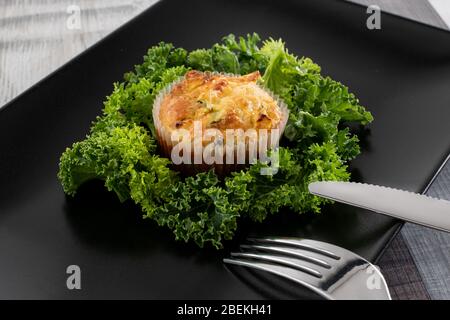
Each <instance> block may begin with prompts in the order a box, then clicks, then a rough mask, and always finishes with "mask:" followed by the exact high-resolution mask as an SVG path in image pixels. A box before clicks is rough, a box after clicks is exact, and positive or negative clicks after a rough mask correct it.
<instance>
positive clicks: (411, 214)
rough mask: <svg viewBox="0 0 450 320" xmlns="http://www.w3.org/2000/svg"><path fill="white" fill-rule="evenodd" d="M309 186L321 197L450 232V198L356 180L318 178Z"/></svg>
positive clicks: (313, 192) (311, 191) (310, 190)
mask: <svg viewBox="0 0 450 320" xmlns="http://www.w3.org/2000/svg"><path fill="white" fill-rule="evenodd" d="M308 188H309V192H310V193H312V194H314V195H316V196H319V197H322V198H327V199H330V200H334V201H337V202H341V203H345V204H349V205H352V206H355V207H360V208H364V209H367V210H370V211H374V212H377V213H381V214H384V215H387V216H391V217H394V218H398V219H401V220H404V221H408V222H412V223H416V224H420V225H423V226H426V227H430V228H434V229H438V230H442V231H446V232H450V201H446V200H440V199H436V198H432V197H429V196H425V195H421V194H417V193H413V192H409V191H404V190H398V189H394V188H389V187H383V186H377V185H371V184H364V183H356V182H340V181H319V182H313V183H311V184H309V186H308Z"/></svg>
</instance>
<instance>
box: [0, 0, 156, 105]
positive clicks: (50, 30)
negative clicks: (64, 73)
mask: <svg viewBox="0 0 450 320" xmlns="http://www.w3.org/2000/svg"><path fill="white" fill-rule="evenodd" d="M156 1H157V0H3V1H2V4H1V10H0V107H1V106H3V105H4V104H5V103H7V102H8V101H10V100H11V99H13V98H14V97H15V96H17V95H18V94H20V93H21V92H23V91H24V90H26V89H27V88H29V87H30V86H31V85H33V84H34V83H36V82H37V81H39V80H40V79H42V78H43V77H45V76H46V75H48V74H49V73H51V72H52V71H53V70H55V69H57V68H58V67H60V66H61V65H63V64H64V63H65V62H67V61H69V60H70V59H71V58H73V57H74V56H75V55H77V54H79V53H80V52H82V51H83V50H85V49H86V48H87V47H89V46H91V45H92V44H94V43H95V42H97V41H99V40H100V39H102V38H103V37H104V36H106V35H107V34H108V33H110V32H111V31H113V30H114V29H116V28H117V27H119V26H120V25H122V24H123V23H125V22H126V21H128V20H129V19H131V18H133V17H134V16H136V15H137V14H139V13H140V12H142V11H143V10H144V9H146V8H148V7H149V6H150V5H152V4H153V3H155V2H156ZM72 5H76V6H78V7H79V8H80V22H81V24H80V26H81V28H80V29H71V28H68V27H67V20H68V19H69V18H70V16H71V15H72V14H73V13H70V12H68V11H67V10H68V8H69V6H72Z"/></svg>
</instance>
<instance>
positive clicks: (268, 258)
mask: <svg viewBox="0 0 450 320" xmlns="http://www.w3.org/2000/svg"><path fill="white" fill-rule="evenodd" d="M231 256H232V257H234V258H244V259H252V260H261V261H262V262H269V263H274V264H279V265H283V266H286V267H290V268H293V269H297V270H299V271H303V272H306V273H308V274H310V275H312V276H313V277H316V278H318V279H320V278H322V277H323V275H322V274H321V273H320V272H319V271H317V270H315V269H313V268H310V267H307V266H305V265H301V264H299V263H296V262H294V261H292V260H291V259H289V258H282V257H280V256H274V255H268V254H254V253H244V252H232V253H231Z"/></svg>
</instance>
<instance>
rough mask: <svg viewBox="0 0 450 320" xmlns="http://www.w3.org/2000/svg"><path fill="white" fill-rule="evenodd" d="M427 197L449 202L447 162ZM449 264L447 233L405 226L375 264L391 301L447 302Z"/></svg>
mask: <svg viewBox="0 0 450 320" xmlns="http://www.w3.org/2000/svg"><path fill="white" fill-rule="evenodd" d="M426 194H427V195H429V196H433V197H436V198H440V199H447V200H450V160H449V159H447V161H446V162H445V164H444V165H443V166H442V168H441V170H440V171H439V173H438V174H437V175H436V177H435V179H434V180H433V181H432V183H431V184H430V186H429V188H428V190H427V192H426ZM449 214H450V213H449ZM449 262H450V234H449V233H445V232H442V231H436V230H432V229H429V228H425V227H421V226H417V225H413V224H409V223H406V224H405V225H404V226H403V229H402V231H401V232H399V233H398V235H397V236H396V238H395V239H394V240H393V241H392V242H391V244H390V245H389V247H388V248H387V249H386V251H385V253H384V254H383V256H382V257H381V259H380V260H379V262H378V265H379V267H380V268H381V271H382V272H383V274H384V276H385V278H386V282H387V283H388V286H389V288H390V290H391V295H392V298H393V299H397V300H398V299H401V300H419V299H450V263H449Z"/></svg>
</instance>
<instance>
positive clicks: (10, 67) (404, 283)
mask: <svg viewBox="0 0 450 320" xmlns="http://www.w3.org/2000/svg"><path fill="white" fill-rule="evenodd" d="M157 1H158V0H3V1H2V4H1V9H0V108H1V106H3V105H4V104H5V103H7V102H8V101H10V100H11V99H13V98H14V97H16V96H17V95H18V94H20V93H21V92H23V91H24V90H26V89H27V88H29V87H30V86H31V85H33V84H34V83H36V82H37V81H39V80H40V79H42V78H43V77H45V76H46V75H48V74H49V73H51V72H52V71H54V70H55V69H57V68H58V67H60V66H61V65H63V64H64V63H65V62H67V61H69V60H70V59H71V58H73V57H74V56H76V55H77V54H79V53H80V52H82V51H83V50H85V49H86V48H88V47H89V46H91V45H92V44H94V43H95V42H97V41H98V40H100V39H102V38H103V37H104V36H105V35H107V34H108V33H110V32H111V31H113V30H114V29H116V28H117V27H119V26H120V25H121V24H123V23H124V22H126V21H128V20H129V19H131V18H133V17H134V16H136V15H137V14H139V13H140V12H142V11H143V10H144V9H146V8H148V7H149V6H151V5H152V4H153V3H155V2H157ZM351 1H354V2H359V3H361V4H377V5H379V6H380V7H381V9H382V10H383V11H389V12H393V13H395V14H398V15H403V16H407V17H409V18H411V19H415V20H419V21H422V22H425V23H428V24H431V25H434V26H437V27H440V28H448V25H450V8H449V7H450V6H449V5H448V3H449V2H450V0H351ZM443 1H448V2H447V3H445V2H443ZM74 5H75V7H74ZM77 8H79V10H80V15H79V17H80V28H76V24H75V25H74V24H73V23H71V22H73V21H74V20H73V18H74V17H75V15H76V10H77ZM436 8H438V9H439V10H440V13H441V14H438V13H437V12H436V10H435V9H436ZM74 10H75V11H74ZM75 18H76V17H75ZM68 23H69V25H68ZM74 26H75V28H74ZM448 171H449V172H450V169H449V170H448ZM449 176H450V174H449ZM449 181H450V178H449ZM449 188H450V187H449ZM413 229H414V230H413ZM424 229H425V228H412V227H408V225H407V226H406V228H404V230H403V232H402V233H401V234H400V236H399V237H397V239H396V241H395V242H394V243H393V244H392V245H391V248H390V249H389V251H388V252H387V253H386V255H385V257H384V259H383V260H382V261H380V264H381V265H382V268H384V271H385V272H388V274H387V278H388V280H389V281H391V282H392V285H393V286H392V291H393V292H394V294H395V295H396V297H397V298H403V299H425V298H443V297H444V298H445V297H447V299H448V298H449V297H450V293H449V291H450V277H448V274H449V272H448V269H449V266H448V263H449V260H448V259H450V258H449V256H448V252H444V251H445V250H447V251H450V249H449V247H448V246H449V245H450V239H449V237H446V235H440V234H439V235H433V234H431V235H430V233H429V231H424ZM412 230H413V231H412ZM413 238H419V239H422V238H423V239H426V241H428V243H426V244H423V243H422V244H421V243H419V242H417V241H416V242H414V241H413ZM430 241H431V243H430ZM433 241H434V242H433ZM424 246H433V248H437V250H440V251H439V252H438V253H439V254H441V255H443V257H444V259H443V262H442V263H441V264H439V263H437V265H434V267H435V269H434V270H437V271H435V274H436V277H437V278H433V276H434V275H428V274H427V277H431V278H429V279H428V280H427V281H428V282H429V283H428V284H427V283H425V284H424V282H423V281H422V279H421V273H420V272H422V275H423V273H424V272H427V273H430V271H429V269H426V267H427V266H426V265H424V266H421V265H420V261H419V262H418V261H417V259H415V258H414V252H420V253H421V256H423V254H424V252H425V251H426V250H425V249H426V248H425V249H424ZM439 248H442V249H439ZM446 248H447V249H446ZM445 257H446V258H445ZM445 259H447V260H445ZM439 270H440V271H439ZM401 274H405V277H401V276H399V275H401ZM447 277H448V278H447ZM430 283H431V284H430ZM435 283H438V284H440V285H441V287H440V289H436V286H434V287H433V285H434V284H435ZM442 288H444V289H442ZM430 293H431V294H430Z"/></svg>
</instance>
